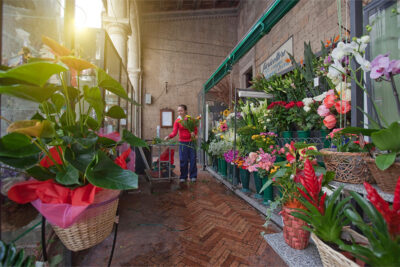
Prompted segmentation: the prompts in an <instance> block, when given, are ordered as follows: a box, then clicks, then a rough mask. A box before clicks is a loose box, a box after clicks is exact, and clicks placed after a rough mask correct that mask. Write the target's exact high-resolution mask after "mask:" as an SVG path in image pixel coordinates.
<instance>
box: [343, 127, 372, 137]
mask: <svg viewBox="0 0 400 267" xmlns="http://www.w3.org/2000/svg"><path fill="white" fill-rule="evenodd" d="M377 131H379V129H365V128H361V127H346V128H344V129H343V130H341V131H340V132H341V133H345V134H357V135H359V134H362V135H364V136H371V134H373V133H375V132H377Z"/></svg>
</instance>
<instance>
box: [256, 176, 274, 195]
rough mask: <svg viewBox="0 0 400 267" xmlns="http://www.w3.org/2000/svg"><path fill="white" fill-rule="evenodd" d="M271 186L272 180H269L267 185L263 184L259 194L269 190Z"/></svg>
mask: <svg viewBox="0 0 400 267" xmlns="http://www.w3.org/2000/svg"><path fill="white" fill-rule="evenodd" d="M270 185H272V179H268V181H266V182H265V184H263V186H262V187H261V190H260V192H259V193H261V192H262V191H264V190H265V189H267V188H268V187H269V186H270Z"/></svg>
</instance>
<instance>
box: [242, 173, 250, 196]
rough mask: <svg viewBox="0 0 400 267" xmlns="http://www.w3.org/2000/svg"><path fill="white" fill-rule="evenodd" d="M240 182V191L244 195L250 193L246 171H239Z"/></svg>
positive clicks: (248, 177) (248, 175)
mask: <svg viewBox="0 0 400 267" xmlns="http://www.w3.org/2000/svg"><path fill="white" fill-rule="evenodd" d="M239 174H240V181H241V182H242V189H241V191H242V192H244V193H248V192H250V189H249V183H250V173H249V172H248V171H247V170H244V169H240V170H239Z"/></svg>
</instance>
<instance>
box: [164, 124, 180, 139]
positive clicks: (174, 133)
mask: <svg viewBox="0 0 400 267" xmlns="http://www.w3.org/2000/svg"><path fill="white" fill-rule="evenodd" d="M178 123H179V122H178V121H177V120H176V121H175V122H174V129H173V130H172V133H170V134H169V135H168V136H167V137H165V139H171V138H174V137H175V136H176V135H177V134H178V126H179V125H178Z"/></svg>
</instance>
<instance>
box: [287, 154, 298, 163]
mask: <svg viewBox="0 0 400 267" xmlns="http://www.w3.org/2000/svg"><path fill="white" fill-rule="evenodd" d="M286 160H287V161H288V162H289V163H293V162H295V161H296V158H295V157H294V156H293V155H292V154H290V153H286Z"/></svg>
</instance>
